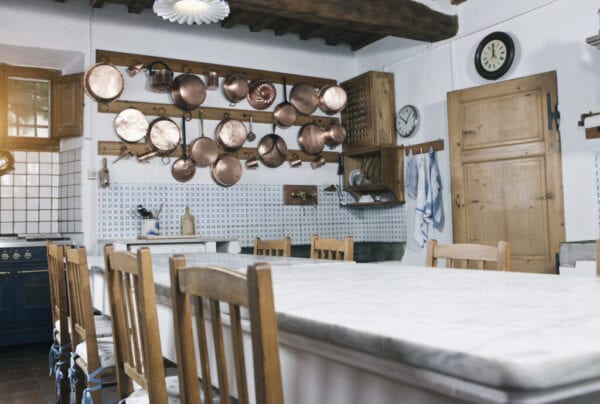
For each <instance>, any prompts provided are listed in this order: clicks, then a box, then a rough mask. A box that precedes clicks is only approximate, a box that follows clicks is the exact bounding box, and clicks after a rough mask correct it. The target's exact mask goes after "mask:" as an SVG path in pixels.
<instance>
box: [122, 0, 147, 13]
mask: <svg viewBox="0 0 600 404" xmlns="http://www.w3.org/2000/svg"><path fill="white" fill-rule="evenodd" d="M146 7H147V2H146V1H145V0H127V11H129V12H130V13H134V14H139V13H141V12H142V11H143V10H144V9H145V8H146Z"/></svg>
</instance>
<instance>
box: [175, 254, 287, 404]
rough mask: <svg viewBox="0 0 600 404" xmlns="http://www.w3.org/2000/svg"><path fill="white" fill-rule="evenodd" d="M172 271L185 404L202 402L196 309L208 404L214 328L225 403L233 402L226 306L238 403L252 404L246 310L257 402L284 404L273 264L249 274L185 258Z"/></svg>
mask: <svg viewBox="0 0 600 404" xmlns="http://www.w3.org/2000/svg"><path fill="white" fill-rule="evenodd" d="M170 268H171V293H172V299H173V320H174V328H175V341H176V350H177V368H178V374H179V388H180V392H181V396H182V402H187V403H199V402H200V397H199V389H198V371H197V368H196V349H195V347H194V335H193V331H192V315H191V313H192V307H193V310H194V313H195V318H196V328H197V331H198V353H199V357H200V364H201V367H202V379H203V388H204V403H207V404H212V403H213V395H212V390H211V384H212V383H211V364H210V362H209V353H208V344H207V339H208V338H207V328H208V327H210V328H212V338H213V346H214V358H215V362H216V370H217V375H218V382H219V383H218V384H219V399H220V402H221V403H225V404H229V403H230V398H229V397H230V392H229V390H230V389H229V383H228V373H227V365H226V363H227V358H226V356H225V350H224V341H223V330H222V322H221V309H222V307H221V306H220V304H219V302H223V303H224V304H228V305H229V318H230V324H231V325H230V329H231V336H232V347H233V363H234V365H235V379H236V386H237V393H238V394H237V396H238V401H239V402H240V403H248V402H249V401H248V384H247V379H246V367H245V359H244V347H243V333H242V325H241V316H240V307H246V308H248V309H249V312H250V327H251V338H252V353H253V363H254V387H255V394H256V402H257V403H261V404H281V403H283V387H282V382H281V367H280V362H279V342H278V336H277V319H276V317H275V307H274V304H273V289H272V284H271V270H270V267H269V265H267V264H265V263H258V264H255V265H251V266H249V267H248V271H247V274H246V275H244V274H243V273H240V272H237V271H234V270H232V269H229V268H222V267H214V266H208V267H189V268H186V262H185V258H184V257H183V256H181V255H176V256H173V257H171V259H170ZM206 306H208V307H206ZM207 321H210V325H207ZM211 356H212V355H211ZM184 397H185V400H184Z"/></svg>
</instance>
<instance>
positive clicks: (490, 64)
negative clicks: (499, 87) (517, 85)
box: [475, 32, 515, 80]
mask: <svg viewBox="0 0 600 404" xmlns="http://www.w3.org/2000/svg"><path fill="white" fill-rule="evenodd" d="M514 58H515V44H514V42H513V40H512V38H511V37H510V35H508V34H507V33H505V32H492V33H491V34H489V35H488V36H486V37H485V38H483V39H482V40H481V42H480V43H479V46H477V50H476V51H475V68H476V69H477V73H479V75H480V76H481V77H483V78H485V79H488V80H496V79H499V78H500V77H502V76H504V74H506V72H507V71H508V69H510V66H511V65H512V63H513V60H514Z"/></svg>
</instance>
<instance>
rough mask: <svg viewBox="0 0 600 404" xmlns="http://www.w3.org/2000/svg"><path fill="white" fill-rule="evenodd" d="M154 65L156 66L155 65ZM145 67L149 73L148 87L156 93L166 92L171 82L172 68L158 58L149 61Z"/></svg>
mask: <svg viewBox="0 0 600 404" xmlns="http://www.w3.org/2000/svg"><path fill="white" fill-rule="evenodd" d="M155 66H158V68H157V67H155ZM146 69H148V74H149V75H150V88H151V89H152V90H153V91H156V92H157V93H166V92H167V91H169V90H170V89H171V85H172V84H173V70H171V68H170V67H169V66H167V64H166V63H165V62H162V61H160V60H157V61H154V62H152V63H150V64H149V65H148V66H147V67H146Z"/></svg>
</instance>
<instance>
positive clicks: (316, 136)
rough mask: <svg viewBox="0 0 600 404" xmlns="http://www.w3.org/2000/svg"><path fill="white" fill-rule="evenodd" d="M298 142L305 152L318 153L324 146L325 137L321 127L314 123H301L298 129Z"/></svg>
mask: <svg viewBox="0 0 600 404" xmlns="http://www.w3.org/2000/svg"><path fill="white" fill-rule="evenodd" d="M298 144H299V145H300V148H301V149H302V151H303V152H304V153H306V154H312V155H315V154H319V153H321V151H322V150H323V147H325V139H324V138H323V132H322V131H321V127H320V126H319V125H317V124H316V123H307V124H305V125H302V127H301V128H300V130H299V131H298Z"/></svg>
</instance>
